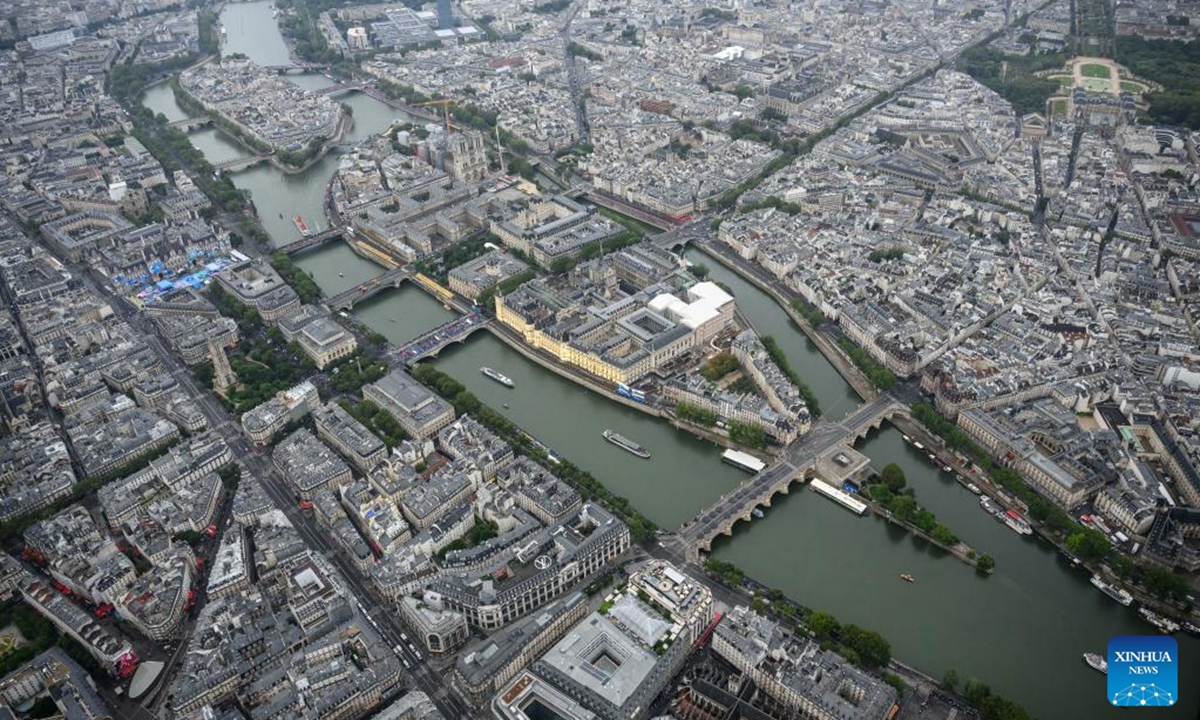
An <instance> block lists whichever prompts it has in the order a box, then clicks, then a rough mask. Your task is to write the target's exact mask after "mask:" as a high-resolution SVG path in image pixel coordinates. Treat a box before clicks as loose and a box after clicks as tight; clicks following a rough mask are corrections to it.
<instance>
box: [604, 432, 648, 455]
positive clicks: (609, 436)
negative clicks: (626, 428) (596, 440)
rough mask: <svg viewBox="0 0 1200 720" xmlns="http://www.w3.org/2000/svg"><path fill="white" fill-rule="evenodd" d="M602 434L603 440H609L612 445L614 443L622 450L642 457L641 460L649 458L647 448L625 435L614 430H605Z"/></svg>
mask: <svg viewBox="0 0 1200 720" xmlns="http://www.w3.org/2000/svg"><path fill="white" fill-rule="evenodd" d="M603 435H604V439H605V440H607V441H609V442H610V443H612V444H613V445H616V446H617V447H619V448H621V449H622V450H624V451H626V452H629V453H633V454H634V455H637V456H638V457H640V458H642V459H643V460H648V459H649V458H650V451H649V450H647V449H646V448H644V447H642V446H641V445H639V444H638V443H636V442H634V441H633V440H630V439H629V438H627V437H625V436H624V435H621V434H620V433H617V432H614V431H612V430H605V431H604V433H603Z"/></svg>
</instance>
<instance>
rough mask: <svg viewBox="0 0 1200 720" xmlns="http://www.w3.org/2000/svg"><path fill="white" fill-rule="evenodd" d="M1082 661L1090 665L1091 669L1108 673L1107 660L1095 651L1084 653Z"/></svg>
mask: <svg viewBox="0 0 1200 720" xmlns="http://www.w3.org/2000/svg"><path fill="white" fill-rule="evenodd" d="M1083 661H1084V662H1085V663H1087V664H1088V667H1090V668H1091V669H1093V670H1095V671H1097V672H1102V673H1104V674H1105V675H1107V674H1108V661H1106V660H1105V659H1104V658H1102V657H1100V656H1099V655H1097V654H1096V653H1084V654H1083Z"/></svg>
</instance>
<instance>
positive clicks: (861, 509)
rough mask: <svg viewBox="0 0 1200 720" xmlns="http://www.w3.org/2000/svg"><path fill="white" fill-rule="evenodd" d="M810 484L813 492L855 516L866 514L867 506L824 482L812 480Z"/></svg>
mask: <svg viewBox="0 0 1200 720" xmlns="http://www.w3.org/2000/svg"><path fill="white" fill-rule="evenodd" d="M811 484H812V489H813V490H816V491H817V492H819V493H821V494H822V495H824V496H825V497H827V498H829V499H830V500H832V501H834V502H835V503H837V504H838V505H841V506H842V507H844V508H846V509H847V510H849V511H850V512H852V513H854V514H855V515H863V514H865V513H866V512H867V504H866V503H865V502H863V501H861V500H858V499H856V498H855V497H854V496H853V495H851V494H850V493H848V492H843V491H842V490H838V489H837V488H835V487H834V486H832V485H830V484H829V483H827V482H825V481H824V480H818V479H815V478H814V479H813V481H812V483H811Z"/></svg>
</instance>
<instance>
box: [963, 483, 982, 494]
mask: <svg viewBox="0 0 1200 720" xmlns="http://www.w3.org/2000/svg"><path fill="white" fill-rule="evenodd" d="M967 489H968V490H970V491H971V492H973V493H975V494H976V495H982V494H983V491H982V490H980V489H979V486H978V485H976V484H975V483H970V482H969V483H967Z"/></svg>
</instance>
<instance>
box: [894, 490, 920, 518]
mask: <svg viewBox="0 0 1200 720" xmlns="http://www.w3.org/2000/svg"><path fill="white" fill-rule="evenodd" d="M892 513H893V514H894V515H895V516H896V517H898V518H900V519H901V520H912V519H913V518H914V517H916V514H917V501H916V499H915V498H913V497H912V496H911V495H900V496H898V497H897V498H896V499H895V500H893V501H892Z"/></svg>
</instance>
